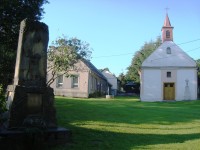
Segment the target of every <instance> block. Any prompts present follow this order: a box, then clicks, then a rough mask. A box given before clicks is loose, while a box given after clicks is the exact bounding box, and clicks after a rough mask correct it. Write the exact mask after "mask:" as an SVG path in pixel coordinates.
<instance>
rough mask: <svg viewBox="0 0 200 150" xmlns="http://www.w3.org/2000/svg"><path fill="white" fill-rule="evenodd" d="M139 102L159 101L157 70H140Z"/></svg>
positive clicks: (160, 89)
mask: <svg viewBox="0 0 200 150" xmlns="http://www.w3.org/2000/svg"><path fill="white" fill-rule="evenodd" d="M142 74H143V76H142V87H141V88H142V89H141V90H142V92H141V96H140V98H141V101H161V100H162V96H161V93H162V87H161V84H160V83H161V71H160V70H158V69H144V70H142Z"/></svg>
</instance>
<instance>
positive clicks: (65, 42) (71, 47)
mask: <svg viewBox="0 0 200 150" xmlns="http://www.w3.org/2000/svg"><path fill="white" fill-rule="evenodd" d="M91 53H92V49H91V48H90V47H89V44H88V43H87V42H83V41H81V40H79V39H77V38H67V37H60V38H58V39H57V40H56V41H55V42H53V43H52V45H51V46H49V50H48V73H51V75H52V76H51V78H50V79H49V81H48V82H47V86H49V85H51V84H52V83H53V82H54V80H55V79H56V78H57V77H58V76H60V75H64V74H65V75H66V76H69V75H70V74H69V71H71V70H76V69H75V64H76V63H77V62H78V60H79V59H87V60H89V59H90V56H91Z"/></svg>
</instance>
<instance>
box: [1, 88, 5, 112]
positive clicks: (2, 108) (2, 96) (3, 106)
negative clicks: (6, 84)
mask: <svg viewBox="0 0 200 150" xmlns="http://www.w3.org/2000/svg"><path fill="white" fill-rule="evenodd" d="M4 111H6V100H5V93H4V91H3V87H2V85H0V114H1V113H3V112H4Z"/></svg>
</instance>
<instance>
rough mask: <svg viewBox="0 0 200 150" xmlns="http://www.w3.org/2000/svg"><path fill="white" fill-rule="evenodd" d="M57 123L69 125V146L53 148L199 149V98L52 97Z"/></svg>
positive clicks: (120, 149)
mask: <svg viewBox="0 0 200 150" xmlns="http://www.w3.org/2000/svg"><path fill="white" fill-rule="evenodd" d="M56 108H57V118H58V124H59V125H60V126H63V127H66V128H69V129H71V131H72V134H73V136H72V143H71V144H70V147H65V146H59V147H57V148H55V149H57V150H61V149H62V150H64V149H72V150H75V149H77V150H78V149H87V150H88V149H91V150H93V149H99V150H101V149H106V150H107V149H109V150H110V149H113V150H116V149H119V150H130V149H199V147H200V101H187V102H186V101H184V102H169V103H166V102H163V103H162V102H153V103H148V102H140V101H139V100H138V98H137V97H116V98H114V99H103V98H101V99H78V98H63V97H57V98H56Z"/></svg>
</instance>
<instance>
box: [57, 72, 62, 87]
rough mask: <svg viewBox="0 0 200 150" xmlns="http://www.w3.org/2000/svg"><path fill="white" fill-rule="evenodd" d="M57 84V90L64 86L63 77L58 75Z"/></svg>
mask: <svg viewBox="0 0 200 150" xmlns="http://www.w3.org/2000/svg"><path fill="white" fill-rule="evenodd" d="M57 76H58V77H57V82H56V83H57V84H56V87H57V88H60V87H62V86H63V75H57Z"/></svg>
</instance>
